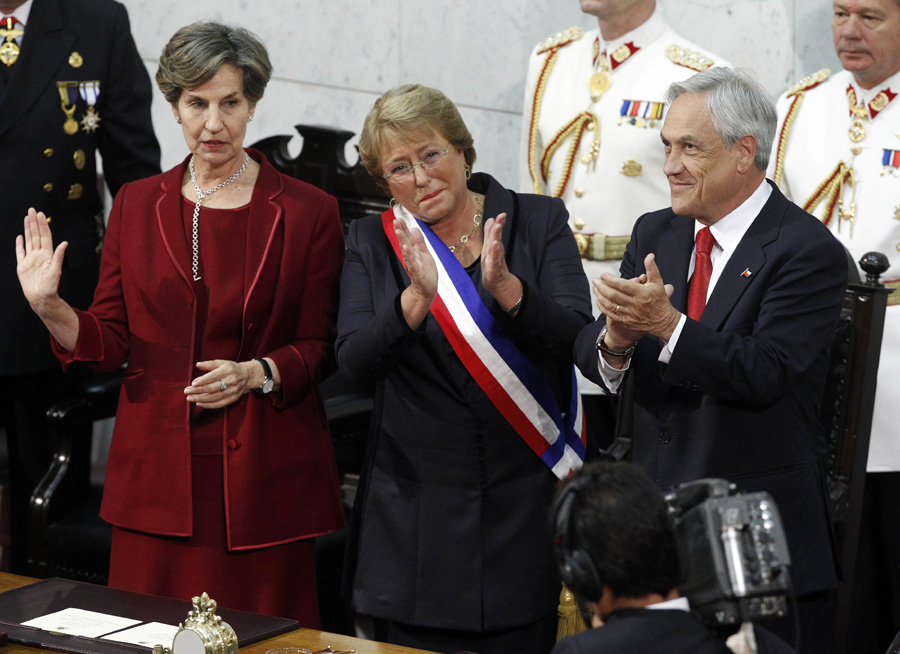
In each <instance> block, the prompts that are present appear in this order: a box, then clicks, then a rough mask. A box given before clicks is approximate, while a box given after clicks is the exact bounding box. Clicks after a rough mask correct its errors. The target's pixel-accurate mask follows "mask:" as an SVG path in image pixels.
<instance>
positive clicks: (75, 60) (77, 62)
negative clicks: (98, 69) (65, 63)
mask: <svg viewBox="0 0 900 654" xmlns="http://www.w3.org/2000/svg"><path fill="white" fill-rule="evenodd" d="M83 63H84V57H82V56H81V55H80V54H78V53H77V52H73V53H72V54H70V55H69V65H70V66H71V67H72V68H81V65H82V64H83Z"/></svg>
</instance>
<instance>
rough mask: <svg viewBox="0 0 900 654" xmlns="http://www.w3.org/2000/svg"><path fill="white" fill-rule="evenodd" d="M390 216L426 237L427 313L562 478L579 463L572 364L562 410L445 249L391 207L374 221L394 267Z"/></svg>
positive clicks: (580, 422)
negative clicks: (429, 262)
mask: <svg viewBox="0 0 900 654" xmlns="http://www.w3.org/2000/svg"><path fill="white" fill-rule="evenodd" d="M395 218H399V219H400V220H402V221H403V222H405V223H406V225H407V227H409V229H410V231H412V230H414V229H419V230H421V232H422V233H423V234H424V236H425V244H426V246H427V248H428V251H429V252H430V254H431V256H432V257H433V258H434V262H435V265H436V267H437V271H438V290H437V297H435V299H434V301H433V302H432V303H431V309H430V311H431V314H432V315H433V316H434V318H435V320H437V323H438V325H439V326H440V328H441V330H442V331H443V332H444V336H445V337H446V338H447V340H448V341H449V343H450V345H451V347H452V348H453V350H454V352H456V355H457V356H458V357H459V360H460V361H462V363H463V365H464V366H465V368H466V370H467V371H468V372H469V374H470V375H472V377H473V378H474V379H475V381H476V382H477V383H478V385H479V386H480V387H481V390H483V391H484V393H485V394H486V395H487V396H488V398H489V399H490V400H491V402H492V403H493V404H494V406H496V407H497V409H498V410H499V411H500V413H501V414H502V415H503V417H504V418H506V420H507V421H508V422H509V423H510V425H512V427H513V428H514V429H515V430H516V432H517V433H518V434H519V435H520V436H521V437H522V439H523V440H524V441H525V443H526V444H527V445H528V446H529V447H530V448H531V449H532V450H533V451H534V453H535V454H537V455H538V456H539V457H540V458H541V460H542V461H543V462H544V463H545V464H546V465H547V467H548V468H550V470H551V471H553V474H555V475H556V476H557V477H558V478H559V479H565V478H566V477H568V476H569V475H570V474H571V473H572V472H574V471H575V470H577V469H578V468H580V467H581V466H582V465H583V463H584V455H585V425H584V416H583V413H582V409H581V395H580V394H579V393H578V385H577V382H576V381H575V369H574V367H573V368H572V393H571V398H572V399H571V401H570V403H569V407H568V411H567V413H566V414H565V415H563V414H562V412H561V411H560V410H559V407H558V406H557V403H556V398H555V397H554V396H553V392H552V391H551V390H550V387H549V386H548V385H547V382H546V381H545V380H544V378H543V376H542V375H541V373H540V371H539V370H538V369H537V367H536V366H535V365H534V364H533V363H531V362H530V361H529V360H528V359H527V358H526V357H525V355H524V354H522V352H521V351H520V350H519V348H518V347H517V346H516V344H515V343H513V341H512V339H511V338H510V337H509V336H508V335H507V334H506V333H505V332H504V331H503V328H502V327H501V326H500V325H499V324H498V323H497V321H496V320H494V317H493V315H491V312H490V310H489V309H488V308H487V306H485V304H484V302H483V301H482V299H481V297H480V296H479V295H478V289H477V288H476V287H475V284H474V283H473V282H472V280H471V278H470V277H469V274H468V273H467V272H466V270H465V269H464V268H463V267H462V264H460V263H459V261H457V259H456V257H455V256H454V255H453V253H452V252H450V248H448V247H447V246H446V245H445V244H444V243H443V242H442V241H441V240H440V239H439V238H438V237H437V236H436V235H435V234H434V232H432V231H431V228H430V227H428V225H426V224H425V223H423V222H421V221H419V220H418V219H416V218H415V217H413V216H412V214H410V213H409V212H408V211H407V210H406V209H404V208H403V207H402V206H400V205H397V206H396V207H394V209H392V210H391V209H389V210H387V211H386V212H384V213H383V214H382V216H381V224H382V227H383V228H384V233H385V234H386V235H387V237H388V240H389V241H390V242H391V245H392V246H393V248H394V253H395V254H396V255H397V258H398V259H399V260H400V262H401V265H403V266H404V268H405V264H404V262H403V254H402V253H401V251H400V245H399V243H398V242H397V235H396V234H395V233H394V226H393V222H394V219H395ZM576 426H577V428H576Z"/></svg>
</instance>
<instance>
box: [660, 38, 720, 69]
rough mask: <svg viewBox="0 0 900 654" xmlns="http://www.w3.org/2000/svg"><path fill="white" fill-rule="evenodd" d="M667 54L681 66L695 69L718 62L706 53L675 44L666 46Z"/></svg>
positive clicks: (705, 67)
mask: <svg viewBox="0 0 900 654" xmlns="http://www.w3.org/2000/svg"><path fill="white" fill-rule="evenodd" d="M666 56H667V57H668V58H669V59H670V60H672V61H673V62H674V63H676V64H678V65H679V66H684V67H685V68H691V69H693V70H706V69H707V68H709V67H710V66H713V65H715V63H716V62H714V61H713V60H712V59H711V58H710V57H707V56H706V55H702V54H700V53H699V52H696V51H694V50H688V49H687V48H683V47H681V46H680V45H674V44H672V45H670V46H669V47H668V48H666Z"/></svg>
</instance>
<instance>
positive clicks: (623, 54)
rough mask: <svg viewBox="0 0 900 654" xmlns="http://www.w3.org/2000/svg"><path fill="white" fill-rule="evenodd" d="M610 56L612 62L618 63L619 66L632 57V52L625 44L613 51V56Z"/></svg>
mask: <svg viewBox="0 0 900 654" xmlns="http://www.w3.org/2000/svg"><path fill="white" fill-rule="evenodd" d="M609 56H610V57H612V60H613V61H615V62H616V65H619V64H621V63H622V62H623V61H625V60H626V59H628V57H630V56H631V50H629V49H628V46H627V45H625V44H624V43H623V44H622V45H620V46H619V47H618V48H616V49H615V50H613V51H612V54H611V55H609Z"/></svg>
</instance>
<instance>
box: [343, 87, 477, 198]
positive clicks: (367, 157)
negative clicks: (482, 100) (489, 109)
mask: <svg viewBox="0 0 900 654" xmlns="http://www.w3.org/2000/svg"><path fill="white" fill-rule="evenodd" d="M422 131H424V132H434V133H437V134H440V135H442V136H444V137H446V139H447V140H448V141H450V144H451V145H452V146H453V147H454V148H456V149H457V150H462V152H463V156H464V157H465V159H466V164H468V165H469V166H472V165H473V164H474V163H475V146H474V145H473V143H474V141H473V140H472V134H471V133H470V132H469V128H468V127H466V123H465V121H464V120H463V119H462V116H460V114H459V110H458V109H457V108H456V105H455V104H453V103H452V102H450V100H449V99H448V98H447V96H446V95H444V94H443V93H441V92H440V91H438V90H437V89H432V88H429V87H427V86H422V85H421V84H404V85H403V86H398V87H397V88H395V89H391V90H390V91H388V92H387V93H385V94H384V95H382V96H381V97H380V98H378V100H376V101H375V106H374V107H372V110H371V111H370V112H369V115H368V116H366V120H365V122H364V123H363V129H362V134H360V136H359V156H360V159H362V162H363V165H364V166H365V167H366V170H368V171H369V174H370V175H372V177H374V178H375V181H376V182H378V184H379V185H380V186H381V187H382V188H384V189H385V190H387V188H388V186H387V181H386V180H385V179H384V173H383V171H382V168H381V159H382V157H383V156H384V145H385V141H386V139H387V137H388V136H393V137H398V138H400V139H403V138H404V136H405V135H407V134H408V133H410V132H422Z"/></svg>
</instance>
